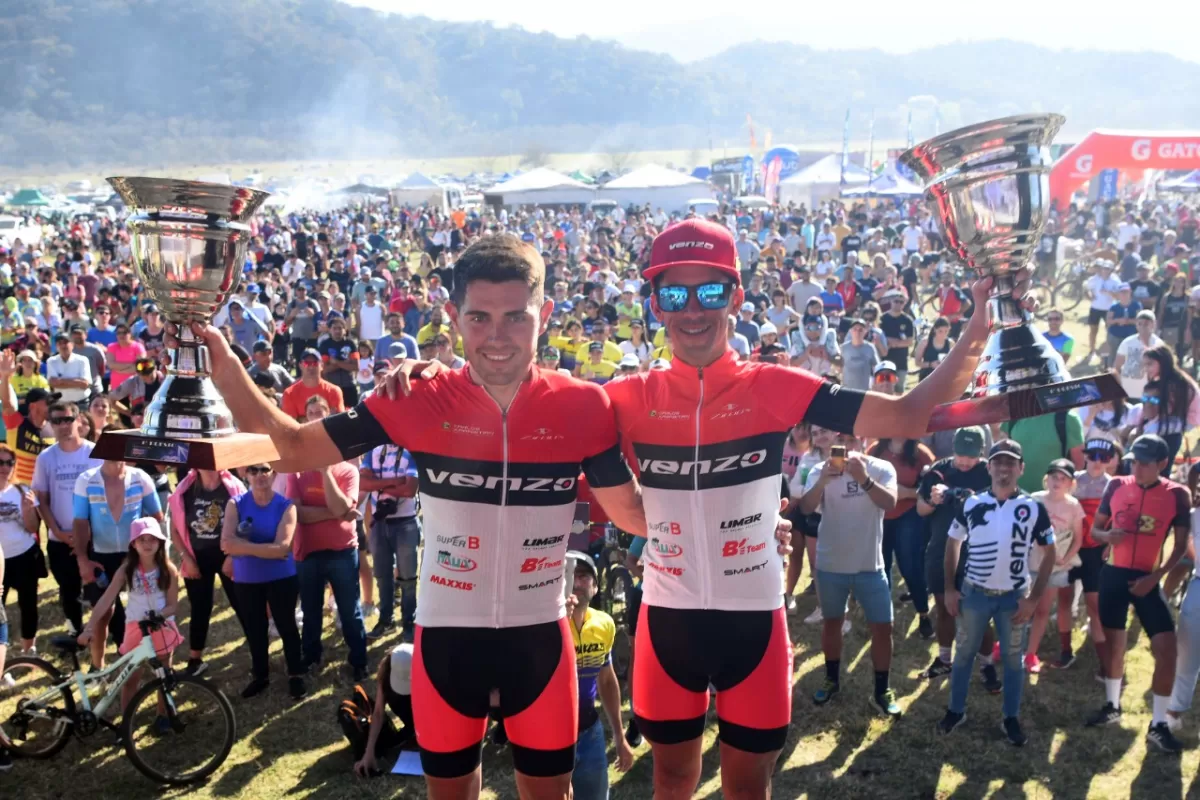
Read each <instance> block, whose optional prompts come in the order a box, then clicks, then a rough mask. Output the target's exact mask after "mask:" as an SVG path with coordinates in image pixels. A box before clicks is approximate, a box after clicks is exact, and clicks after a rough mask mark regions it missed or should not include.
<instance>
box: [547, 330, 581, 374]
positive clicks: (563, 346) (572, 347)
mask: <svg viewBox="0 0 1200 800" xmlns="http://www.w3.org/2000/svg"><path fill="white" fill-rule="evenodd" d="M550 324H551V326H552V327H551V329H550V339H549V342H550V344H552V345H554V346H555V347H557V348H558V349H559V351H560V352H561V353H562V365H563V367H565V368H566V369H569V370H574V369H575V367H576V366H578V365H579V362H581V361H583V360H584V357H586V356H587V344H588V340H587V339H585V338H584V336H583V323H582V322H580V321H579V320H576V319H569V320H567V321H566V323H565V324H564V325H563V328H562V332H563V334H564V335H562V336H558V335H557V334H555V332H554V329H553V325H554V323H553V322H551V323H550Z"/></svg>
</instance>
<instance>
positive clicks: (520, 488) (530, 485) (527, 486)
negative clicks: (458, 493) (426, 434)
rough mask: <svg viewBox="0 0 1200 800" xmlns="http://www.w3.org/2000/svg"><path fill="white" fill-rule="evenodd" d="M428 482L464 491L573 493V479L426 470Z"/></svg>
mask: <svg viewBox="0 0 1200 800" xmlns="http://www.w3.org/2000/svg"><path fill="white" fill-rule="evenodd" d="M425 474H426V475H428V476H429V480H431V481H433V482H434V483H436V484H438V485H442V484H449V485H450V486H458V487H461V488H465V489H500V488H503V487H505V486H507V488H508V491H510V492H573V491H575V482H576V479H575V478H521V477H517V476H510V477H509V478H508V479H507V480H505V478H504V477H503V476H502V475H478V474H475V473H471V472H450V471H449V470H436V469H427V470H425Z"/></svg>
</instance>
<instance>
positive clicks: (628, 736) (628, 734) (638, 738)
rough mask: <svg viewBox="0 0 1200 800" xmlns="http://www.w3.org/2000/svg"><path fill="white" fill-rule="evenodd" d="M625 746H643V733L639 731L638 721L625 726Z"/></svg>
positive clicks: (633, 720)
mask: <svg viewBox="0 0 1200 800" xmlns="http://www.w3.org/2000/svg"><path fill="white" fill-rule="evenodd" d="M625 744H627V745H629V746H630V747H633V748H637V747H641V746H642V732H641V731H640V730H638V724H637V720H636V719H631V720H629V724H628V725H626V726H625Z"/></svg>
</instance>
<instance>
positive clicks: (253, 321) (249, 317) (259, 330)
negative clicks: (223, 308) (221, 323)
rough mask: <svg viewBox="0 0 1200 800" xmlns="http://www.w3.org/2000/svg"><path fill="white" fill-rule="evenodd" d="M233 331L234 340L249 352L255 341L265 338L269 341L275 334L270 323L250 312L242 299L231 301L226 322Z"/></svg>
mask: <svg viewBox="0 0 1200 800" xmlns="http://www.w3.org/2000/svg"><path fill="white" fill-rule="evenodd" d="M226 324H227V325H229V329H230V330H231V331H233V342H234V343H235V344H237V345H240V346H241V348H242V349H243V350H245V351H246V352H247V353H249V352H250V351H251V350H252V349H253V348H254V343H255V342H256V341H258V340H259V339H262V338H265V339H267V340H268V341H269V340H270V339H271V338H272V337H273V336H274V334H273V332H272V330H271V327H270V325H268V324H266V323H264V322H263V321H262V320H261V319H259V317H258V315H257V314H250V313H248V312H247V311H246V308H245V306H243V305H242V302H241V301H240V300H237V299H234V300H231V301H229V321H228V322H227V323H226Z"/></svg>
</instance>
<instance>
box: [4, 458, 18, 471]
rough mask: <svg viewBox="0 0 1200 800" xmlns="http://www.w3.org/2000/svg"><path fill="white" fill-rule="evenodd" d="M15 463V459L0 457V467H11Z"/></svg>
mask: <svg viewBox="0 0 1200 800" xmlns="http://www.w3.org/2000/svg"><path fill="white" fill-rule="evenodd" d="M16 463H17V462H16V459H12V458H0V469H4V468H6V467H8V468H12V467H14V466H16Z"/></svg>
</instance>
